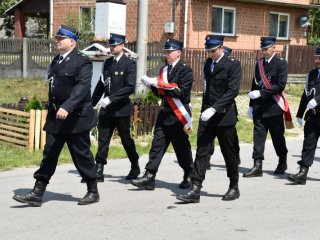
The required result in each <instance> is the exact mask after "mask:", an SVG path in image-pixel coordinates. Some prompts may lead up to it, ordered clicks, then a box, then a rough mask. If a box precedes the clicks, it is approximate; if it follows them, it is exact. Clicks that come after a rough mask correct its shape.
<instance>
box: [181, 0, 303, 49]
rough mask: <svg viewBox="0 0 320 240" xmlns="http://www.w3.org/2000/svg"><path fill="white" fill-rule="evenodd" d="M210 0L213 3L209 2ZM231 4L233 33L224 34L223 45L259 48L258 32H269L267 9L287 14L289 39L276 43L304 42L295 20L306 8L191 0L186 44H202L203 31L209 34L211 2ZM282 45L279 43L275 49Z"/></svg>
mask: <svg viewBox="0 0 320 240" xmlns="http://www.w3.org/2000/svg"><path fill="white" fill-rule="evenodd" d="M213 3H214V4H213ZM213 5H217V6H224V7H233V8H235V9H236V35H235V36H227V37H225V45H228V47H230V48H234V49H259V48H260V36H267V35H268V34H269V13H270V12H281V13H287V14H290V24H289V26H290V29H289V40H282V41H281V40H279V41H278V44H279V45H284V44H291V45H306V43H307V39H306V38H305V32H306V28H301V27H299V26H298V24H297V21H298V20H297V19H298V17H299V16H301V15H302V14H307V13H308V9H299V8H288V7H281V6H275V5H266V4H255V3H244V2H238V1H228V0H214V1H213V0H209V4H208V0H200V1H199V0H192V1H191V5H190V7H189V24H188V31H189V33H188V43H187V46H188V47H189V48H199V47H201V48H202V47H203V44H204V39H205V36H206V35H207V34H211V33H212V32H211V19H212V6H213ZM280 48H281V49H282V46H279V50H281V49H280Z"/></svg>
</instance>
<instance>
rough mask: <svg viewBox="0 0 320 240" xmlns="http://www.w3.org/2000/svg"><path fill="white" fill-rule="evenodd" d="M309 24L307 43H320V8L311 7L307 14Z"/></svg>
mask: <svg viewBox="0 0 320 240" xmlns="http://www.w3.org/2000/svg"><path fill="white" fill-rule="evenodd" d="M309 19H310V24H311V25H310V26H309V31H308V43H309V44H310V45H320V9H319V8H317V9H312V10H311V11H310V14H309Z"/></svg>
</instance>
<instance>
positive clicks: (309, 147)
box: [299, 113, 320, 167]
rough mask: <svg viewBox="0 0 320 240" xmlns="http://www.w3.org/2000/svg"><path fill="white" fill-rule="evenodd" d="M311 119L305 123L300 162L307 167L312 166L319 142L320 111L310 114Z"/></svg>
mask: <svg viewBox="0 0 320 240" xmlns="http://www.w3.org/2000/svg"><path fill="white" fill-rule="evenodd" d="M310 118H311V119H309V120H308V121H306V122H305V125H304V140H303V148H302V155H301V159H302V160H301V161H299V164H301V165H303V166H305V167H311V165H312V164H313V161H314V156H315V153H316V149H317V143H318V140H319V137H320V113H317V114H314V115H311V116H310Z"/></svg>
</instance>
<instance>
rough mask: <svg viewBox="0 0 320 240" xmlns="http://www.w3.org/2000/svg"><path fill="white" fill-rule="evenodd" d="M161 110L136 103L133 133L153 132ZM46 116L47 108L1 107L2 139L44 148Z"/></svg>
mask: <svg viewBox="0 0 320 240" xmlns="http://www.w3.org/2000/svg"><path fill="white" fill-rule="evenodd" d="M12 106H14V105H12ZM8 107H9V105H8ZM15 107H16V108H20V107H21V106H20V105H19V106H18V105H15ZM159 111H160V106H159V105H157V104H153V105H143V104H135V105H134V113H133V116H132V118H133V135H134V136H141V135H144V134H149V133H151V132H152V131H153V127H154V125H155V122H156V119H157V117H158V113H159ZM46 116H47V110H31V111H30V112H24V111H21V110H18V109H8V108H3V107H0V141H2V142H6V143H10V144H14V145H17V146H22V147H27V148H28V149H29V151H34V150H39V149H40V150H43V149H44V145H45V141H46V132H45V131H43V130H42V129H43V126H44V124H45V121H46Z"/></svg>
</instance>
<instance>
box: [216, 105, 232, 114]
mask: <svg viewBox="0 0 320 240" xmlns="http://www.w3.org/2000/svg"><path fill="white" fill-rule="evenodd" d="M233 107H234V104H232V105H230V106H228V107H225V108H222V109H220V110H219V111H218V113H226V112H228V111H229V110H230V109H232V108H233Z"/></svg>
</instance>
